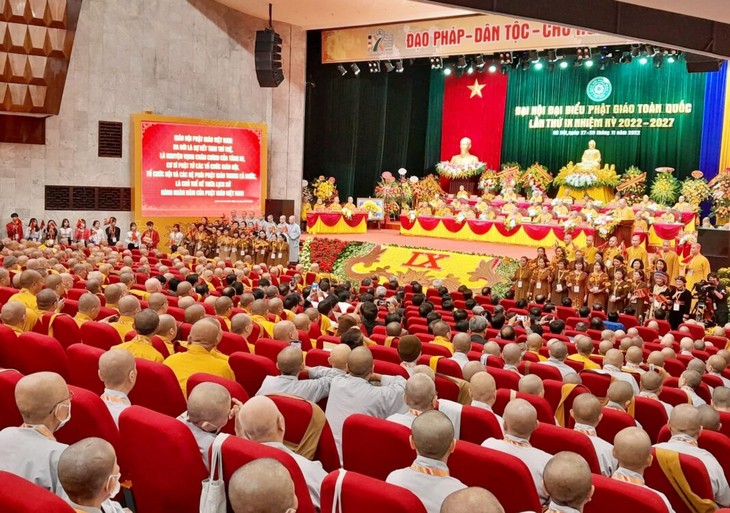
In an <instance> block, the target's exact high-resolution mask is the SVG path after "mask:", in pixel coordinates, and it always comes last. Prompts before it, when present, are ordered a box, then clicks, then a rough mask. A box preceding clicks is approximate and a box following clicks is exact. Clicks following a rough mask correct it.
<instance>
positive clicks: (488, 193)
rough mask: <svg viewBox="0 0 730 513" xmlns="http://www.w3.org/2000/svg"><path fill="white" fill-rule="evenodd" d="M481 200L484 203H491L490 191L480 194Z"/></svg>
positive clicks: (492, 198) (491, 195) (492, 197)
mask: <svg viewBox="0 0 730 513" xmlns="http://www.w3.org/2000/svg"><path fill="white" fill-rule="evenodd" d="M482 199H483V200H485V201H492V200H494V194H492V192H491V191H484V193H483V194H482Z"/></svg>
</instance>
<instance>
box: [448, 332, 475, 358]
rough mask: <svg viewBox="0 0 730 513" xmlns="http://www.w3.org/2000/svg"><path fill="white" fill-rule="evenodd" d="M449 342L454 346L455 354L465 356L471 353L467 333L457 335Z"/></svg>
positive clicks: (469, 337)
mask: <svg viewBox="0 0 730 513" xmlns="http://www.w3.org/2000/svg"><path fill="white" fill-rule="evenodd" d="M451 342H452V344H454V351H455V352H459V353H464V354H466V353H468V352H469V351H471V336H469V335H468V334H467V333H457V334H456V335H454V338H453V339H452V340H451Z"/></svg>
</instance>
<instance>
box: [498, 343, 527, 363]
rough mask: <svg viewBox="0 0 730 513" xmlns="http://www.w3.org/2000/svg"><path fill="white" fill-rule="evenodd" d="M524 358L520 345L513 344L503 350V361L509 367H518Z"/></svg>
mask: <svg viewBox="0 0 730 513" xmlns="http://www.w3.org/2000/svg"><path fill="white" fill-rule="evenodd" d="M520 358H522V349H520V346H519V345H518V344H515V343H514V342H511V343H509V344H507V345H506V346H504V349H502V359H503V360H504V363H505V364H507V365H517V364H518V363H520Z"/></svg>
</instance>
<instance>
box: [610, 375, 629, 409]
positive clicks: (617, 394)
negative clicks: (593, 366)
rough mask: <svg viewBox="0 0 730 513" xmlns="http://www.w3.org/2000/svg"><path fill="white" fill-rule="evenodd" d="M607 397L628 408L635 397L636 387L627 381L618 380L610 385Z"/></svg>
mask: <svg viewBox="0 0 730 513" xmlns="http://www.w3.org/2000/svg"><path fill="white" fill-rule="evenodd" d="M606 397H608V400H609V401H611V402H614V403H616V404H618V405H620V406H621V407H622V408H623V409H624V410H626V409H628V407H629V404H631V399H633V397H634V389H633V388H631V385H629V384H628V383H627V382H626V381H618V380H616V381H614V382H613V383H611V384H610V385H609V386H608V392H606Z"/></svg>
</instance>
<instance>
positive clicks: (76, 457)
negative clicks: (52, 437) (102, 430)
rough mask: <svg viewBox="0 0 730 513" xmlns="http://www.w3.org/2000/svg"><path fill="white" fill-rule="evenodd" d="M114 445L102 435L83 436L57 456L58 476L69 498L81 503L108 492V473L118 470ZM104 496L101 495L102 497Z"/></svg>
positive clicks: (109, 474)
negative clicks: (106, 489) (99, 436)
mask: <svg viewBox="0 0 730 513" xmlns="http://www.w3.org/2000/svg"><path fill="white" fill-rule="evenodd" d="M116 462H117V456H116V454H115V453H114V447H112V445H111V444H110V443H109V442H107V441H106V440H102V439H101V438H84V439H83V440H81V441H79V442H76V443H75V444H73V445H71V446H69V447H67V448H66V449H65V450H64V451H63V453H62V454H61V457H60V458H59V460H58V480H59V481H60V482H61V486H62V487H63V490H64V491H65V492H66V494H67V495H68V497H69V499H71V500H72V501H73V502H75V503H77V504H79V505H81V504H84V503H87V502H91V501H95V500H97V499H99V498H101V497H103V496H104V495H107V493H106V491H105V490H104V488H106V486H107V483H108V481H109V476H111V475H112V474H116V473H118V472H119V466H118V465H117V464H116ZM102 500H103V499H102Z"/></svg>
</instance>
